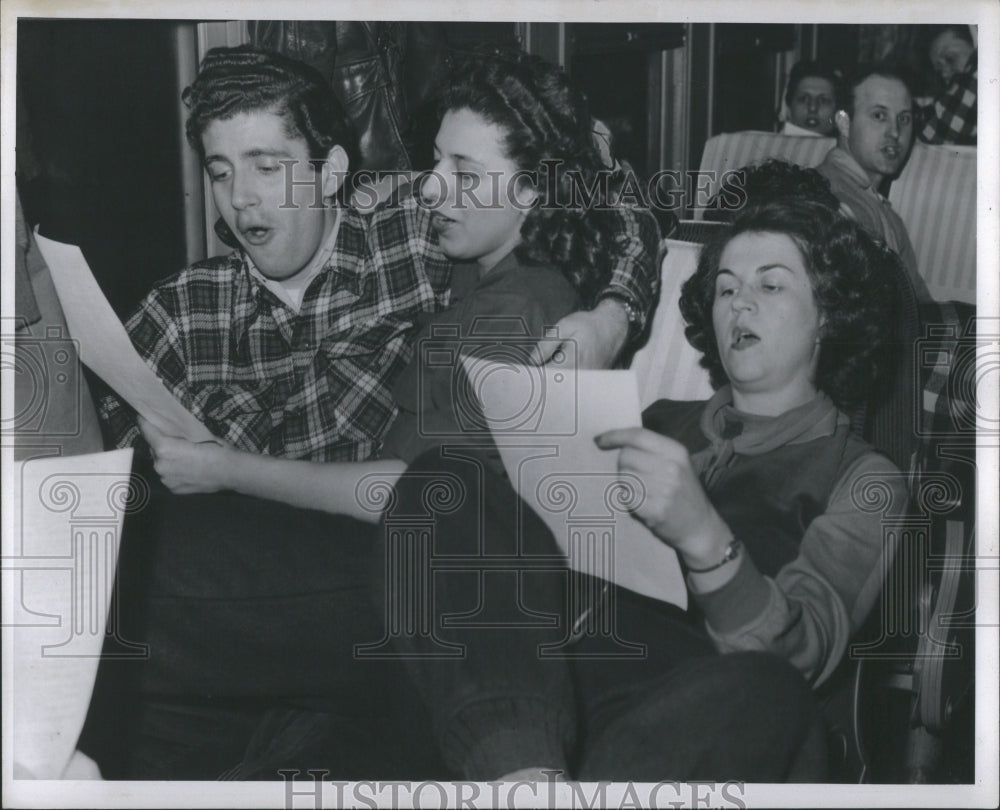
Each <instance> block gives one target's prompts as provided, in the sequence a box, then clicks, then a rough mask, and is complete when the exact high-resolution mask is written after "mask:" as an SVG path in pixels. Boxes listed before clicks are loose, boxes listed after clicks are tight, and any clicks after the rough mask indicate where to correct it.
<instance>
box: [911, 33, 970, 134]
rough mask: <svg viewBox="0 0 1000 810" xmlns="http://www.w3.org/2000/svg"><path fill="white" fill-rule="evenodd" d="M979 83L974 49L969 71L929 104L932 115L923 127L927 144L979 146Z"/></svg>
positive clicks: (968, 67)
mask: <svg viewBox="0 0 1000 810" xmlns="http://www.w3.org/2000/svg"><path fill="white" fill-rule="evenodd" d="M978 82H979V68H978V66H977V64H976V52H975V51H974V52H973V53H972V55H971V56H970V57H969V64H968V65H967V66H966V69H965V72H963V73H959V74H957V75H956V76H955V77H954V78H953V79H952V81H951V83H950V84H949V85H948V88H947V89H946V90H945V91H944V93H942V94H941V95H940V96H938V97H937V98H936V99H934V103H933V104H931V105H930V107H928V109H927V115H928V117H927V119H926V120H925V121H924V125H923V127H922V128H921V130H920V140H922V141H924V142H925V143H950V144H955V145H957V146H975V145H976V131H977V121H978V110H977V103H976V92H977V85H978Z"/></svg>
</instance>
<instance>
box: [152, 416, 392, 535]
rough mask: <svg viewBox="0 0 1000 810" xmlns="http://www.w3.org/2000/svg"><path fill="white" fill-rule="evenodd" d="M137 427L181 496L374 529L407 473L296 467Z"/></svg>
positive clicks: (379, 467)
mask: <svg viewBox="0 0 1000 810" xmlns="http://www.w3.org/2000/svg"><path fill="white" fill-rule="evenodd" d="M139 427H140V428H141V429H142V434H143V436H144V437H145V439H146V441H147V442H148V443H149V447H150V450H151V452H152V455H153V466H154V468H155V469H156V472H157V474H158V475H159V476H160V479H161V480H162V481H163V484H164V486H166V487H167V488H168V489H169V490H170V491H171V492H174V493H175V494H178V495H190V494H194V493H206V492H218V491H219V490H232V491H234V492H239V493H242V494H244V495H253V496H255V497H258V498H267V499H269V500H274V501H281V502H283V503H287V504H289V505H291V506H299V507H302V508H305V509H320V510H322V511H324V512H331V513H333V514H340V515H349V516H350V517H354V518H358V519H359V520H365V521H368V522H369V523H376V522H378V519H379V516H380V515H381V513H382V508H383V507H384V506H385V497H386V493H388V491H389V489H391V488H392V487H393V486H394V485H395V483H396V481H397V479H398V478H399V476H400V475H402V474H403V472H404V471H405V470H406V465H405V464H404V463H403V462H401V461H397V460H395V459H386V460H383V461H364V462H355V461H352V462H330V463H323V462H315V461H294V460H291V459H284V458H275V457H274V456H264V455H259V454H257V453H250V452H247V451H245V450H237V449H236V448H234V447H231V446H229V445H220V444H215V443H214V442H201V443H194V442H189V441H186V440H184V439H175V438H172V437H170V436H166V435H165V434H163V433H161V432H160V431H159V430H157V429H156V428H155V427H154V426H153V425H151V424H150V423H149V422H147V421H146V420H144V419H142V417H139Z"/></svg>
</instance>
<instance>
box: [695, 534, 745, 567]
mask: <svg viewBox="0 0 1000 810" xmlns="http://www.w3.org/2000/svg"><path fill="white" fill-rule="evenodd" d="M742 550H743V543H741V542H740V541H739V540H733V542H731V543H730V544H729V545H728V546H726V553H725V554H723V555H722V559H721V560H719V561H718V562H717V563H716V564H715V565H710V566H708V568H691V567H690V566H688V573H690V574H707V573H708V572H709V571H715V570H717V569H719V568H722V566H724V565H725V564H726V563H729V562H732V561H733V560H735V559H736V558H737V557H739V556H740V551H742Z"/></svg>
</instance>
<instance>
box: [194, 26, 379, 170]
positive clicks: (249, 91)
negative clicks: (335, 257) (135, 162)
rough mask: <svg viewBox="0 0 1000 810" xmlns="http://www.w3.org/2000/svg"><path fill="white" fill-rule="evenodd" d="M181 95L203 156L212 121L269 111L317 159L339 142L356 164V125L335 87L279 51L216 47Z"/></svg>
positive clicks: (198, 150) (196, 146)
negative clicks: (335, 91)
mask: <svg viewBox="0 0 1000 810" xmlns="http://www.w3.org/2000/svg"><path fill="white" fill-rule="evenodd" d="M181 100H182V101H183V102H184V105H185V106H186V107H187V108H188V119H187V122H186V124H185V131H186V134H187V139H188V143H190V144H191V147H192V148H193V149H194V150H195V151H196V152H197V153H198V154H199V155H200V156H201V158H202V160H204V158H205V150H204V144H203V143H202V136H203V135H204V133H205V129H206V128H207V127H208V126H209V125H210V124H211V123H212V122H213V121H220V120H221V121H225V120H227V119H230V118H233V117H235V116H237V115H241V114H244V113H253V112H260V111H267V112H272V113H274V114H276V115H278V116H279V117H280V118H281V119H282V120H283V121H284V122H285V134H286V135H287V136H288V137H290V138H302V139H303V140H305V142H306V144H307V145H308V149H309V157H310V159H311V160H312V161H313V162H314V164H315V163H317V162H322V161H323V160H324V159H325V158H326V156H327V155H328V154H329V152H330V150H331V149H332V148H333V147H334V146H340V147H341V148H343V149H344V151H345V152H346V153H347V157H348V165H349V166H352V167H353V166H356V165H357V162H358V155H359V152H358V146H357V136H356V135H355V132H354V127H353V125H352V124H351V121H350V119H349V118H348V117H347V113H346V112H344V108H343V107H342V106H341V104H340V102H339V101H338V100H337V97H336V96H335V95H334V94H333V91H332V90H331V89H330V86H329V85H328V84H327V83H326V81H324V79H323V77H322V76H321V75H320V73H319V71H317V70H316V69H314V68H312V67H310V66H309V65H307V64H305V63H303V62H298V61H296V60H294V59H289V58H288V57H287V56H283V55H281V54H279V53H275V52H273V51H267V50H263V49H261V48H255V47H253V46H250V45H240V46H238V47H235V48H212V50H210V51H209V52H208V53H207V54H205V58H204V59H203V60H202V62H201V68H200V69H199V71H198V76H197V77H196V78H195V80H194V82H192V83H191V85H190V86H188V87H186V88H184V92H183V93H182V94H181ZM345 180H346V178H345ZM349 185H350V184H349V183H347V182H344V183H342V184H341V187H342V188H344V189H346V188H347V187H348V186H349Z"/></svg>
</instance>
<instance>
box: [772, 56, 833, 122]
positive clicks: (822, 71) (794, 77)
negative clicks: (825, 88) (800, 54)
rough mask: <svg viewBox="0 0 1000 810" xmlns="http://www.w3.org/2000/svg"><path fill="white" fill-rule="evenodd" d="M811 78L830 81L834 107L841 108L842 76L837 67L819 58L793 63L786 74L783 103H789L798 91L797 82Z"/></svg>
mask: <svg viewBox="0 0 1000 810" xmlns="http://www.w3.org/2000/svg"><path fill="white" fill-rule="evenodd" d="M811 78H817V79H826V80H827V81H828V82H830V85H831V86H832V87H833V103H834V109H835V110H839V109H841V107H842V105H843V97H844V76H843V74H842V73H841V72H840V69H839V68H837V67H834V66H833V65H832V64H830V63H829V62H825V61H823V60H821V59H808V60H807V59H802V60H800V61H798V62H796V63H795V66H794V67H793V68H792V70H791V72H790V73H789V74H788V84H787V85H786V86H785V103H786V104H789V105H790V104H791V103H792V99H793V98H795V94H796V93H797V92H798V89H799V82H801V81H802V80H803V79H811Z"/></svg>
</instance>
